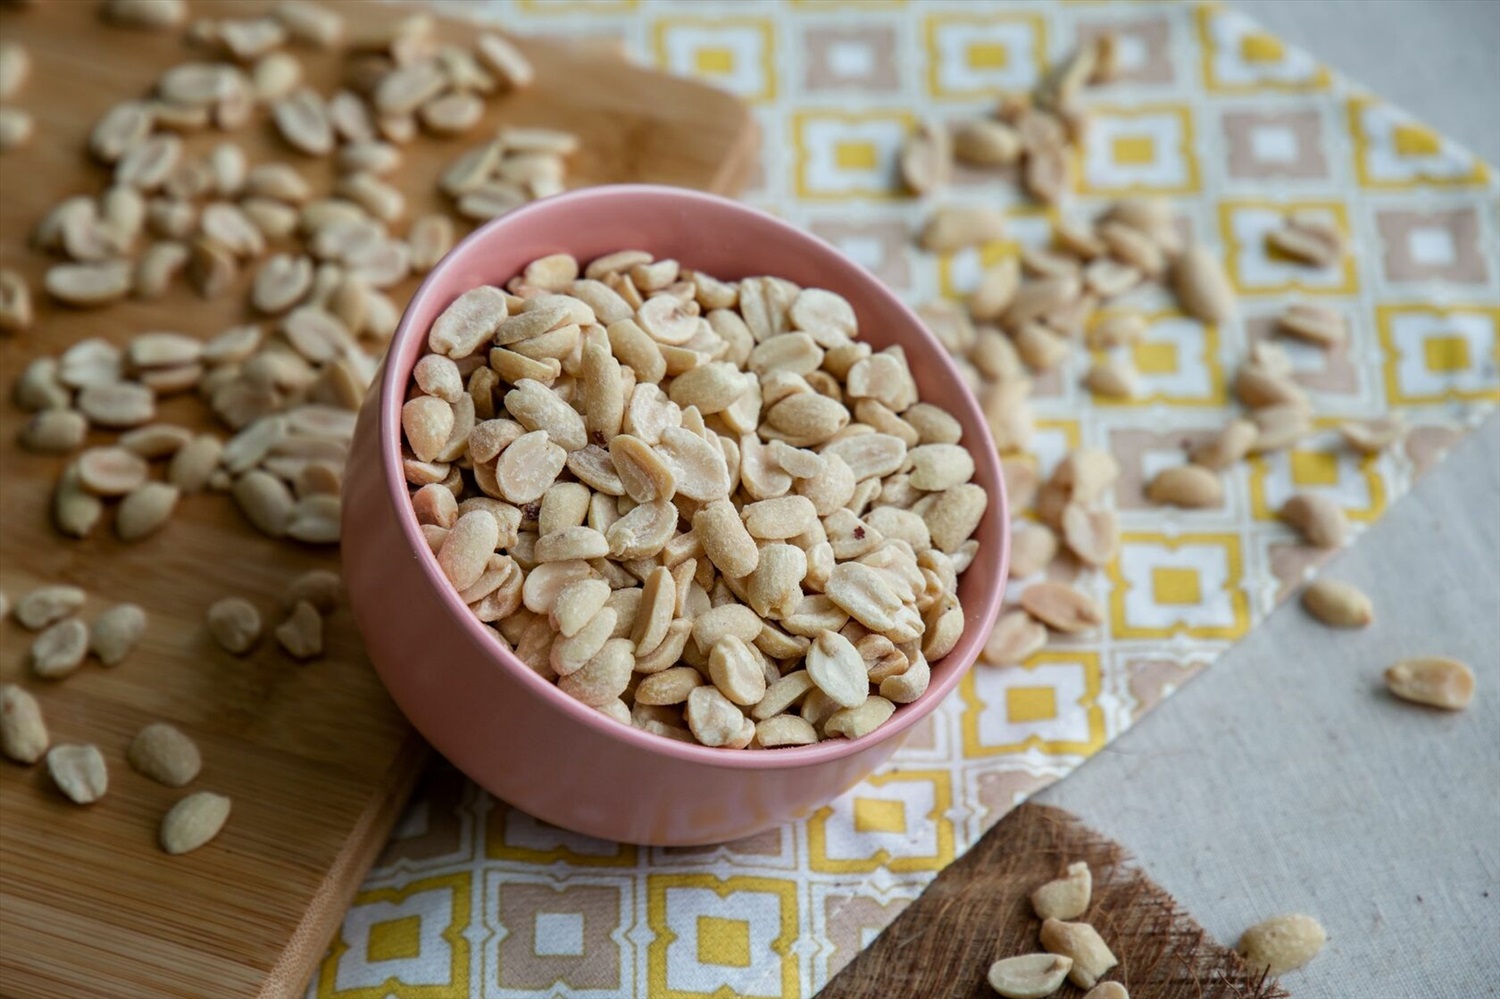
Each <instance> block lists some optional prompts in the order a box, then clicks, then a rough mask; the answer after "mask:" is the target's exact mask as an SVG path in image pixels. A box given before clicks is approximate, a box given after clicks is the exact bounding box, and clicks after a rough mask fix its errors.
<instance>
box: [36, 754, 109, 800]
mask: <svg viewBox="0 0 1500 999" xmlns="http://www.w3.org/2000/svg"><path fill="white" fill-rule="evenodd" d="M47 773H48V774H50V775H51V777H52V781H53V783H55V784H56V785H57V789H58V790H59V791H61V792H62V793H63V794H65V795H67V796H68V797H69V798H70V799H72V801H73V802H74V803H75V804H79V805H91V804H93V803H94V802H96V801H98V800H99V799H100V798H102V797H104V792H105V791H107V790H109V770H108V768H107V767H105V765H104V756H103V755H102V754H101V753H100V752H99V747H98V746H93V745H83V746H80V745H72V744H64V745H58V746H53V747H52V748H51V749H49V750H48V751H47Z"/></svg>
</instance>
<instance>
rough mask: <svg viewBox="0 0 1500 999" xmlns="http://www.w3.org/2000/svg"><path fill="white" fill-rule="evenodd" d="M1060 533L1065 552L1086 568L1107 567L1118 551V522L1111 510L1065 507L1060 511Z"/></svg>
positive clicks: (1072, 505)
mask: <svg viewBox="0 0 1500 999" xmlns="http://www.w3.org/2000/svg"><path fill="white" fill-rule="evenodd" d="M1062 533H1063V541H1064V542H1066V543H1067V546H1068V550H1069V551H1071V552H1072V553H1073V554H1074V555H1076V556H1077V557H1078V559H1079V561H1081V562H1083V563H1085V564H1087V565H1092V566H1104V565H1108V564H1109V562H1110V560H1111V559H1113V558H1114V557H1115V553H1116V552H1117V551H1119V548H1120V520H1119V518H1118V517H1117V516H1116V515H1115V513H1114V511H1113V510H1090V509H1088V508H1086V507H1084V506H1083V505H1082V504H1079V503H1069V504H1068V505H1067V506H1066V507H1064V508H1063V514H1062Z"/></svg>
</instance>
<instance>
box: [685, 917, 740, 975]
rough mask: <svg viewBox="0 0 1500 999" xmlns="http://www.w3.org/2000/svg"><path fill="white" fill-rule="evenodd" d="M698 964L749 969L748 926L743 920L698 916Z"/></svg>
mask: <svg viewBox="0 0 1500 999" xmlns="http://www.w3.org/2000/svg"><path fill="white" fill-rule="evenodd" d="M698 963H699V964H720V965H724V966H726V967H730V968H748V967H750V924H749V923H747V922H746V921H745V920H743V919H724V918H723V917H722V916H699V917H698Z"/></svg>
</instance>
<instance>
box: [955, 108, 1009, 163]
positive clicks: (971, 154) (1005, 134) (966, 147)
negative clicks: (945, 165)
mask: <svg viewBox="0 0 1500 999" xmlns="http://www.w3.org/2000/svg"><path fill="white" fill-rule="evenodd" d="M953 155H954V156H955V157H956V158H957V159H958V160H959V161H960V162H963V163H968V164H971V165H973V166H981V167H997V166H1009V165H1010V164H1012V163H1014V162H1015V161H1016V160H1017V159H1019V158H1020V156H1021V137H1020V136H1019V135H1017V134H1016V131H1015V129H1013V128H1011V127H1010V126H1009V125H1007V124H1005V123H1004V122H1001V121H996V120H994V119H992V118H971V119H968V120H965V121H962V122H959V124H958V126H957V127H956V128H955V129H954V130H953Z"/></svg>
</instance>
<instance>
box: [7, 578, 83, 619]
mask: <svg viewBox="0 0 1500 999" xmlns="http://www.w3.org/2000/svg"><path fill="white" fill-rule="evenodd" d="M86 599H87V594H85V593H84V592H83V590H81V589H79V588H78V587H76V586H66V585H62V584H54V585H50V586H39V587H37V588H36V589H34V590H31V591H30V592H28V593H27V594H26V595H25V596H23V597H21V599H20V600H17V601H16V608H15V611H14V612H13V613H14V616H15V619H16V621H17V622H18V623H19V624H20V625H21V626H22V627H23V628H28V629H30V630H32V631H38V630H40V629H42V628H45V627H47V625H49V624H52V623H54V622H56V621H61V620H62V619H63V618H65V617H67V616H68V615H69V614H73V613H75V612H76V611H77V610H78V609H79V608H81V607H82V606H83V603H84V601H85V600H86Z"/></svg>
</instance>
